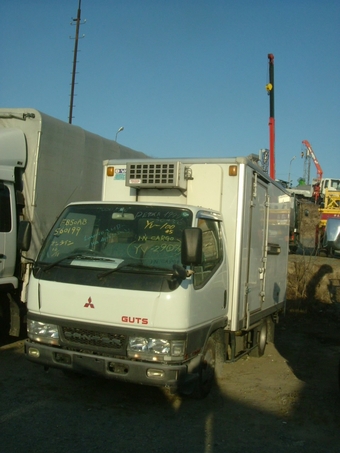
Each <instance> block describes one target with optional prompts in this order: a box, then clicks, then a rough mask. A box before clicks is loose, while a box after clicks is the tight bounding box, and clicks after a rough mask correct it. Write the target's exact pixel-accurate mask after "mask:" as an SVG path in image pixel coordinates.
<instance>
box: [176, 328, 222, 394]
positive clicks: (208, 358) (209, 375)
mask: <svg viewBox="0 0 340 453" xmlns="http://www.w3.org/2000/svg"><path fill="white" fill-rule="evenodd" d="M215 361H216V342H215V340H214V339H213V338H212V337H210V338H209V339H208V341H207V343H206V345H205V348H204V352H203V356H202V360H201V363H200V368H199V371H198V379H197V380H196V381H194V382H193V383H190V384H187V385H185V386H184V387H183V388H182V389H181V391H180V392H181V393H182V394H183V395H186V396H189V397H190V398H194V399H202V398H205V397H206V396H207V395H208V394H209V392H210V390H211V388H212V386H213V383H214V380H215Z"/></svg>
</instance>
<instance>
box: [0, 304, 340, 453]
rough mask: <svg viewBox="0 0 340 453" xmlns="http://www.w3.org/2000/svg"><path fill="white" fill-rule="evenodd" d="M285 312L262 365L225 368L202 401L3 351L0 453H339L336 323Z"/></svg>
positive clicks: (329, 315)
mask: <svg viewBox="0 0 340 453" xmlns="http://www.w3.org/2000/svg"><path fill="white" fill-rule="evenodd" d="M335 308H336V307H335V305H334V304H328V305H327V304H326V305H325V304H320V307H319V311H317V310H316V309H314V310H313V312H312V313H308V312H306V310H304V309H299V310H297V309H293V310H289V311H288V312H287V314H286V316H285V317H283V318H282V319H281V321H280V324H279V325H278V326H277V328H276V336H275V344H268V345H267V348H266V351H265V355H264V356H263V357H261V358H259V359H258V358H253V357H246V358H243V359H241V360H239V361H237V362H235V363H231V364H225V366H224V373H223V376H222V378H221V379H219V380H218V381H217V382H216V385H215V386H214V388H213V390H212V392H211V394H210V395H209V396H208V397H207V398H205V399H204V400H200V401H195V400H190V399H185V398H184V399H183V398H180V397H178V396H172V395H169V394H167V393H166V391H163V390H161V389H157V388H152V387H142V386H138V385H129V384H124V383H119V382H114V381H106V380H102V379H96V378H90V377H81V378H76V379H74V378H73V379H72V378H69V377H67V376H65V375H64V374H63V373H62V372H60V371H59V370H49V371H48V372H45V371H44V370H43V369H42V368H41V367H40V366H37V365H35V364H33V363H30V362H28V361H27V360H26V359H25V357H24V355H23V342H22V341H19V342H16V343H12V344H7V345H4V346H2V347H1V348H0V361H1V362H0V363H1V368H0V432H1V437H0V439H1V440H0V442H1V444H0V445H1V452H4V453H5V452H6V453H15V452H18V453H21V452H22V453H23V452H25V453H42V452H44V453H45V452H51V453H53V452H62V451H67V452H75V453H78V452H82V453H83V452H97V451H101V452H133V453H135V452H136V453H139V452H143V453H144V452H151V453H152V452H162V453H167V452H169V453H175V452H186V453H200V452H204V453H210V452H215V453H218V452H232V453H233V452H240V453H241V452H242V453H243V452H245V451H247V452H250V453H251V452H275V453H281V452H282V453H283V452H284V453H286V452H310V453H314V452H315V453H319V452H321V451H327V452H329V453H333V452H334V453H338V452H339V449H340V396H339V390H338V381H337V366H338V360H339V356H340V329H339V317H338V313H337V311H336V309H335Z"/></svg>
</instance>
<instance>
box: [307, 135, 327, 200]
mask: <svg viewBox="0 0 340 453" xmlns="http://www.w3.org/2000/svg"><path fill="white" fill-rule="evenodd" d="M302 143H303V144H304V145H305V147H306V150H307V151H306V158H307V157H308V156H310V157H311V158H312V159H313V162H314V165H315V167H316V173H317V175H318V177H317V179H318V181H317V183H316V184H314V185H313V187H314V193H313V197H314V199H315V202H317V201H318V198H319V196H320V184H321V179H322V175H323V171H322V168H321V166H320V164H319V161H318V159H317V158H316V155H315V153H314V151H313V148H312V147H311V145H310V143H309V142H308V141H307V140H302ZM308 183H309V172H308Z"/></svg>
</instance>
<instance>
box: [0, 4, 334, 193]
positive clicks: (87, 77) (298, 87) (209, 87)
mask: <svg viewBox="0 0 340 453" xmlns="http://www.w3.org/2000/svg"><path fill="white" fill-rule="evenodd" d="M77 9H78V0H48V1H47V0H25V1H24V0H1V2H0V37H1V43H2V45H1V50H0V58H1V67H2V74H1V78H0V80H1V83H0V107H31V108H36V109H38V110H41V111H42V112H44V113H47V114H49V115H51V116H54V117H56V118H59V119H62V120H64V121H66V122H67V121H68V114H69V103H70V91H71V87H70V84H71V72H72V64H73V49H74V40H73V39H70V37H71V38H73V37H74V35H75V26H74V25H72V26H71V25H70V23H71V22H72V19H73V18H75V17H76V15H77ZM81 17H82V19H83V20H85V19H86V23H85V24H84V25H81V27H80V35H81V36H82V35H83V34H85V37H84V38H83V39H81V40H80V41H79V53H78V63H77V72H78V74H77V77H76V82H77V85H76V90H75V94H76V96H75V102H74V103H75V107H74V110H73V116H74V118H73V124H76V125H78V126H81V127H83V128H84V129H87V130H89V131H91V132H94V133H96V134H99V135H102V136H104V137H107V138H112V139H114V138H115V135H116V132H117V130H118V129H119V127H121V126H123V127H124V130H123V131H122V132H121V133H120V134H119V135H118V141H119V142H120V143H122V144H124V145H126V146H129V147H131V148H133V149H136V150H139V151H143V152H145V153H147V154H148V155H151V156H153V157H224V156H236V155H239V156H242V155H248V154H251V153H255V154H258V152H259V150H260V149H262V148H269V128H268V119H269V96H268V95H267V92H266V89H265V86H266V84H267V83H268V81H269V75H268V54H269V53H272V54H274V57H275V59H274V77H275V87H274V89H275V92H274V93H275V120H276V128H275V130H276V142H275V144H276V153H275V169H276V177H277V178H281V179H288V174H289V169H290V175H291V179H292V181H293V184H294V185H295V184H296V182H297V179H298V178H299V177H302V176H303V174H304V159H301V157H300V153H301V151H302V150H303V149H304V146H303V145H302V140H308V141H309V142H310V143H311V145H312V147H313V150H314V152H315V154H316V156H317V158H318V159H319V162H320V164H321V167H322V169H323V172H324V176H328V177H339V178H340V163H339V162H340V159H339V151H340V127H339V126H340V103H339V101H340V83H339V82H340V79H339V74H340V52H339V47H340V2H339V0H323V1H322V0H295V1H294V0H237V1H236V0H181V1H180V0H124V1H123V0H97V1H95V2H94V1H93V0H82V2H81ZM294 156H296V159H294V160H292V159H293V157H294ZM315 176H316V169H315V167H314V165H313V163H312V164H311V177H315Z"/></svg>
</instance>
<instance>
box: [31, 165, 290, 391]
mask: <svg viewBox="0 0 340 453" xmlns="http://www.w3.org/2000/svg"><path fill="white" fill-rule="evenodd" d="M103 182H104V183H103V197H102V199H103V201H102V202H101V203H90V202H89V203H73V204H70V205H69V206H67V207H66V209H65V210H64V211H63V213H62V214H61V216H60V217H59V219H58V220H57V222H56V224H55V225H54V227H53V228H52V230H51V232H50V234H49V236H48V237H47V239H46V241H45V243H44V245H43V247H42V250H41V252H40V254H39V256H38V259H37V261H36V263H35V266H34V269H33V272H32V275H31V280H30V284H29V296H28V340H27V341H26V343H25V351H26V355H27V358H28V359H29V360H31V361H33V362H36V363H39V364H41V365H44V366H45V367H57V368H60V369H62V370H64V371H66V372H72V371H74V372H80V373H94V374H98V375H101V376H104V377H106V378H112V379H117V380H124V381H128V382H135V383H141V384H146V385H155V386H165V387H169V388H170V389H172V390H175V391H176V390H179V391H180V392H182V393H186V394H190V395H193V396H199V397H201V396H205V395H206V394H207V393H208V392H209V390H210V387H211V385H212V382H213V378H214V369H215V365H216V364H220V363H223V362H226V361H234V360H236V359H237V358H239V357H242V356H243V355H244V354H254V355H257V356H260V355H262V354H263V353H264V350H265V346H266V343H267V341H272V340H273V329H274V324H275V322H277V320H278V314H279V312H280V311H282V310H283V309H284V307H285V297H286V278H287V263H288V249H289V227H290V219H289V215H290V202H291V199H290V196H289V194H288V193H287V192H286V191H285V189H283V188H282V186H281V185H279V184H278V183H276V182H275V181H273V180H272V179H270V178H269V176H268V175H267V174H266V173H264V172H263V171H262V170H261V168H260V167H259V166H258V164H257V162H256V159H253V158H252V157H251V156H250V157H249V158H243V157H238V158H224V159H206V160H205V159H180V160H176V159H170V160H156V159H149V160H147V159H144V160H134V161H131V162H130V163H127V162H126V161H123V160H109V161H106V162H104V181H103Z"/></svg>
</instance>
